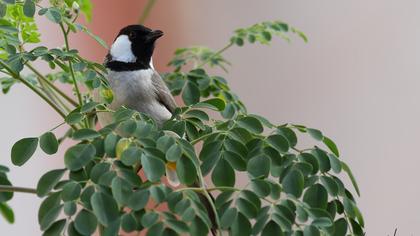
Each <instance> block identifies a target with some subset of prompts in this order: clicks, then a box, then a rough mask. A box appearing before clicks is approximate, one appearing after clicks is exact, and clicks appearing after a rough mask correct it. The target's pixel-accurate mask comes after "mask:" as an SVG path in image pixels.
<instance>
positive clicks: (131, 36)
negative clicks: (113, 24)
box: [128, 32, 136, 39]
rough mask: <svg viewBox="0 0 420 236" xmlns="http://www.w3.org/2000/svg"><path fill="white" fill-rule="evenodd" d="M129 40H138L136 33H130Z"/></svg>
mask: <svg viewBox="0 0 420 236" xmlns="http://www.w3.org/2000/svg"><path fill="white" fill-rule="evenodd" d="M128 38H129V39H135V38H136V33H135V32H130V33H129V34H128Z"/></svg>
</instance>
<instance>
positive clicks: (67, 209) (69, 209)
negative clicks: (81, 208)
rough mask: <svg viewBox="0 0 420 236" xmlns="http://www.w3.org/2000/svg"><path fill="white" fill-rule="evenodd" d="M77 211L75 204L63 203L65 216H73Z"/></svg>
mask: <svg viewBox="0 0 420 236" xmlns="http://www.w3.org/2000/svg"><path fill="white" fill-rule="evenodd" d="M76 211H77V206H76V203H75V202H65V203H64V214H66V216H73V215H74V214H75V213H76Z"/></svg>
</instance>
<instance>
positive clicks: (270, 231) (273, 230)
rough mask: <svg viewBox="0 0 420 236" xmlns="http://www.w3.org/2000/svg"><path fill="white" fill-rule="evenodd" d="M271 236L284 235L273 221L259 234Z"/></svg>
mask: <svg viewBox="0 0 420 236" xmlns="http://www.w3.org/2000/svg"><path fill="white" fill-rule="evenodd" d="M272 235H277V236H282V235H284V234H283V231H282V230H281V228H280V226H279V225H278V224H277V223H276V222H274V221H270V222H268V223H267V224H266V225H265V227H264V229H263V231H262V233H261V236H272Z"/></svg>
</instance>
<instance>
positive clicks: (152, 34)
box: [147, 30, 163, 42]
mask: <svg viewBox="0 0 420 236" xmlns="http://www.w3.org/2000/svg"><path fill="white" fill-rule="evenodd" d="M162 36H163V32H162V31H160V30H154V31H152V32H150V33H149V35H147V41H149V42H154V41H156V39H158V38H160V37H162Z"/></svg>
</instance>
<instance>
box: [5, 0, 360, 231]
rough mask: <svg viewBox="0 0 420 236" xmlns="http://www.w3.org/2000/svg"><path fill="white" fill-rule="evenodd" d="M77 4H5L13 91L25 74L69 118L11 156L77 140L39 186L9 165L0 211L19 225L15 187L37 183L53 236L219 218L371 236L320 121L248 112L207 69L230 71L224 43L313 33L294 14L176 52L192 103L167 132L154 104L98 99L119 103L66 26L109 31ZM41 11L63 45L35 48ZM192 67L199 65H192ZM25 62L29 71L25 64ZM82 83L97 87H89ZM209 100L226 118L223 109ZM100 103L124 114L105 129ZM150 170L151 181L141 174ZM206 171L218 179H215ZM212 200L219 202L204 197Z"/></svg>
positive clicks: (183, 89) (242, 226)
mask: <svg viewBox="0 0 420 236" xmlns="http://www.w3.org/2000/svg"><path fill="white" fill-rule="evenodd" d="M74 2H75V1H71V0H66V1H53V0H50V6H48V7H44V6H40V5H38V3H37V1H33V0H25V1H14V0H0V16H1V19H0V38H1V41H0V42H1V43H0V72H2V73H3V74H4V75H5V77H4V78H2V79H1V80H0V81H1V86H2V89H3V92H4V93H6V92H8V91H9V89H10V87H11V86H12V85H13V84H15V83H22V84H24V85H25V86H27V87H28V88H30V89H31V90H32V91H34V92H35V93H36V94H38V95H39V96H40V97H41V98H42V99H43V100H45V102H47V103H48V104H49V105H50V106H51V107H52V108H53V109H54V110H55V111H57V113H58V114H59V115H61V116H62V118H63V123H62V124H60V125H58V126H61V125H66V124H67V125H68V126H70V130H69V132H67V133H66V134H65V135H64V137H62V138H57V137H56V134H55V133H54V132H55V128H57V127H58V126H56V127H54V128H52V129H51V130H49V131H46V132H45V133H44V134H42V135H40V136H39V137H30V138H24V139H22V140H20V141H18V142H16V143H15V145H14V146H13V147H12V151H11V158H12V162H13V164H14V165H17V166H21V165H24V164H27V163H28V162H30V158H31V156H32V155H33V154H34V152H35V150H36V149H37V147H38V146H40V148H41V149H42V150H43V151H44V152H45V153H46V154H48V155H53V154H55V153H56V152H57V150H58V148H59V145H60V144H61V142H62V140H63V139H65V138H70V139H72V140H74V143H75V144H74V146H72V147H70V148H68V149H67V150H66V151H65V155H64V168H62V169H56V170H50V171H48V172H47V173H45V174H44V175H43V176H42V177H41V178H40V180H39V182H38V185H37V188H36V190H35V189H34V190H31V189H23V188H16V187H14V186H12V184H11V182H10V181H9V180H8V178H7V175H6V174H7V172H8V171H9V169H8V168H7V167H5V166H1V165H0V212H1V214H2V215H3V216H4V217H5V219H6V220H8V221H9V222H11V223H13V221H14V214H13V211H12V209H11V208H10V207H9V205H8V204H7V202H8V201H9V200H10V199H12V197H13V194H14V193H13V192H32V193H36V194H37V196H39V197H43V198H44V200H43V202H42V204H41V205H40V208H39V212H38V222H39V225H40V228H41V230H42V231H44V235H62V234H63V232H65V231H66V232H67V234H68V235H70V236H73V235H92V234H93V233H94V232H95V231H96V230H97V229H99V232H100V233H101V235H117V234H118V232H120V231H125V232H134V231H142V230H145V231H147V235H183V234H191V235H207V234H208V233H209V232H210V229H211V228H212V217H211V216H212V215H215V221H216V225H214V226H215V228H217V231H218V232H219V235H220V232H222V231H226V232H229V234H230V235H251V234H252V235H259V234H261V235H348V234H353V235H362V234H363V227H364V221H363V217H362V214H361V212H360V210H359V209H358V207H357V205H356V201H355V198H354V196H353V194H352V193H351V191H350V190H349V189H348V187H346V186H345V185H344V184H343V182H342V180H341V178H339V177H338V175H339V174H340V173H341V172H343V171H344V172H346V173H347V174H348V175H349V176H350V179H351V181H352V183H353V186H354V188H355V190H356V192H357V194H359V190H358V187H357V184H356V182H355V180H354V177H353V175H352V173H351V171H350V169H349V167H348V166H347V165H346V164H345V163H344V162H343V161H342V160H341V159H340V158H339V152H338V149H337V146H336V145H335V143H334V142H333V141H332V140H331V139H330V138H328V137H326V136H325V135H324V134H323V133H322V132H321V131H319V130H316V129H312V128H308V127H305V126H302V125H295V124H283V125H275V124H272V123H271V122H270V121H268V120H267V119H265V118H263V117H261V116H258V115H254V114H248V113H247V111H246V108H245V106H244V104H243V103H242V102H241V101H240V99H239V98H238V96H237V95H235V94H234V93H233V92H232V91H231V90H230V88H229V86H228V84H227V81H226V80H225V79H224V78H223V77H221V76H213V75H209V74H207V72H206V71H205V69H204V67H205V66H206V65H208V66H219V67H221V68H224V69H226V67H227V66H228V65H229V63H228V62H227V60H225V59H224V58H223V57H222V53H223V52H224V51H225V50H227V49H228V48H230V47H232V46H235V45H236V46H242V45H243V44H244V43H245V42H246V41H248V42H249V43H255V42H259V43H261V44H268V43H269V42H271V40H272V36H275V35H279V36H281V37H283V38H285V39H287V40H288V34H289V33H290V32H291V33H297V34H298V36H300V37H302V38H303V39H304V40H305V41H306V37H305V36H304V35H303V34H302V33H301V32H300V31H298V30H296V29H294V28H292V27H290V26H289V25H288V24H286V23H283V22H279V21H274V22H264V23H261V24H256V25H254V26H251V27H248V28H243V29H239V30H236V31H235V33H234V35H233V36H232V38H231V40H230V42H229V43H228V44H227V46H226V47H224V48H222V49H221V50H219V51H213V50H211V49H209V48H205V47H191V48H183V49H179V50H177V51H176V52H175V57H174V59H173V60H172V61H171V62H170V65H172V66H174V67H175V70H174V72H171V73H167V74H165V76H164V78H165V82H166V83H167V85H168V86H169V88H170V90H171V91H172V93H173V94H174V95H180V96H181V97H182V99H183V101H184V104H185V106H184V107H179V108H177V109H176V111H175V114H174V115H173V117H172V118H171V119H170V120H169V121H168V122H166V123H165V125H164V127H163V128H162V129H160V128H158V127H157V125H156V124H155V122H154V121H153V120H152V119H150V118H148V117H147V115H146V114H140V113H138V112H136V111H133V110H129V109H127V108H124V107H121V108H120V109H118V110H115V111H112V110H110V109H109V108H107V104H99V103H97V102H94V101H93V99H92V96H93V92H94V91H96V90H97V91H98V92H99V94H101V95H102V96H103V97H104V98H105V99H106V101H107V102H108V103H109V102H111V101H112V98H113V95H112V91H111V90H110V89H109V88H108V87H107V81H106V78H105V76H104V75H105V73H106V71H105V69H104V68H103V66H102V65H100V64H98V63H95V62H91V61H88V60H86V59H84V58H82V57H81V56H80V55H79V53H78V51H77V50H75V49H71V48H70V46H69V42H68V35H69V34H70V33H76V32H79V31H81V32H84V33H88V34H89V35H91V36H92V37H93V38H94V39H95V40H97V41H98V42H99V43H102V44H103V41H102V40H100V39H99V38H98V37H97V36H95V35H93V34H92V33H90V32H89V31H88V29H87V28H86V27H84V26H80V25H78V24H76V23H75V21H76V19H77V17H78V15H79V8H78V4H74ZM77 3H79V4H80V6H85V7H82V8H81V10H82V11H83V12H84V14H85V15H86V17H87V18H90V13H89V12H90V9H91V5H90V3H89V1H86V0H78V1H77ZM35 13H37V14H38V15H40V16H44V17H47V18H48V19H49V20H50V21H52V22H53V23H55V24H56V26H57V29H59V30H61V31H62V33H63V36H64V42H65V45H66V46H65V47H64V48H62V49H61V48H54V49H48V48H46V47H44V46H36V47H33V46H32V45H31V44H32V43H37V42H39V33H38V31H37V27H36V24H35V22H34V20H33V17H34V15H35ZM26 47H31V49H26ZM37 60H41V61H44V62H45V63H48V65H49V66H50V68H51V72H50V73H48V74H46V75H44V74H42V73H40V72H39V71H38V70H37V69H36V68H35V67H34V66H32V64H31V62H33V61H37ZM188 63H192V64H193V66H192V68H191V69H190V70H184V66H185V65H186V64H188ZM24 68H27V69H28V70H29V71H31V74H29V75H26V74H23V73H21V72H22V70H23V69H24ZM56 83H65V84H68V85H69V86H71V87H72V88H73V92H74V94H73V96H68V95H66V94H65V93H63V92H62V91H61V90H60V89H58V88H57V87H56V86H55V84H56ZM79 86H84V87H85V88H87V90H85V91H86V92H85V93H81V92H80V89H79ZM209 110H213V111H215V112H218V113H220V114H221V116H222V118H221V119H215V118H211V117H210V115H209ZM98 112H111V113H112V114H113V118H114V122H113V123H112V124H110V125H108V126H106V127H103V128H101V129H99V130H96V129H95V120H96V114H97V113H98ZM211 114H214V112H213V113H211ZM300 135H310V136H311V137H312V138H314V140H315V141H320V142H322V143H323V144H321V145H324V146H325V148H322V147H319V146H313V147H310V148H305V149H302V148H300V147H299V144H298V137H299V136H300ZM183 137H188V139H186V138H183ZM171 168H172V169H175V170H176V175H177V177H178V179H179V181H180V182H181V184H182V185H183V186H182V187H180V188H176V189H174V188H172V187H171V186H170V185H167V184H165V183H166V182H165V181H164V179H165V178H164V176H165V174H166V173H167V172H168V170H170V169H171ZM140 169H142V171H143V172H144V177H140V176H139V175H138V171H139V170H140ZM239 173H243V176H246V178H247V179H248V182H247V184H246V185H245V186H239V185H238V183H237V175H238V174H239ZM206 176H209V178H208V179H210V180H211V183H205V179H204V178H205V177H206ZM197 182H198V183H199V184H198V186H194V185H193V184H194V183H197ZM210 192H211V193H212V194H213V195H214V196H215V199H214V201H213V200H212V198H211V196H210V195H209V193H210ZM203 196H205V197H206V198H207V200H209V201H210V202H211V207H212V208H211V210H212V211H213V212H208V209H207V208H206V207H205V206H204V205H203V201H202V197H203ZM159 206H167V208H161V207H159Z"/></svg>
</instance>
